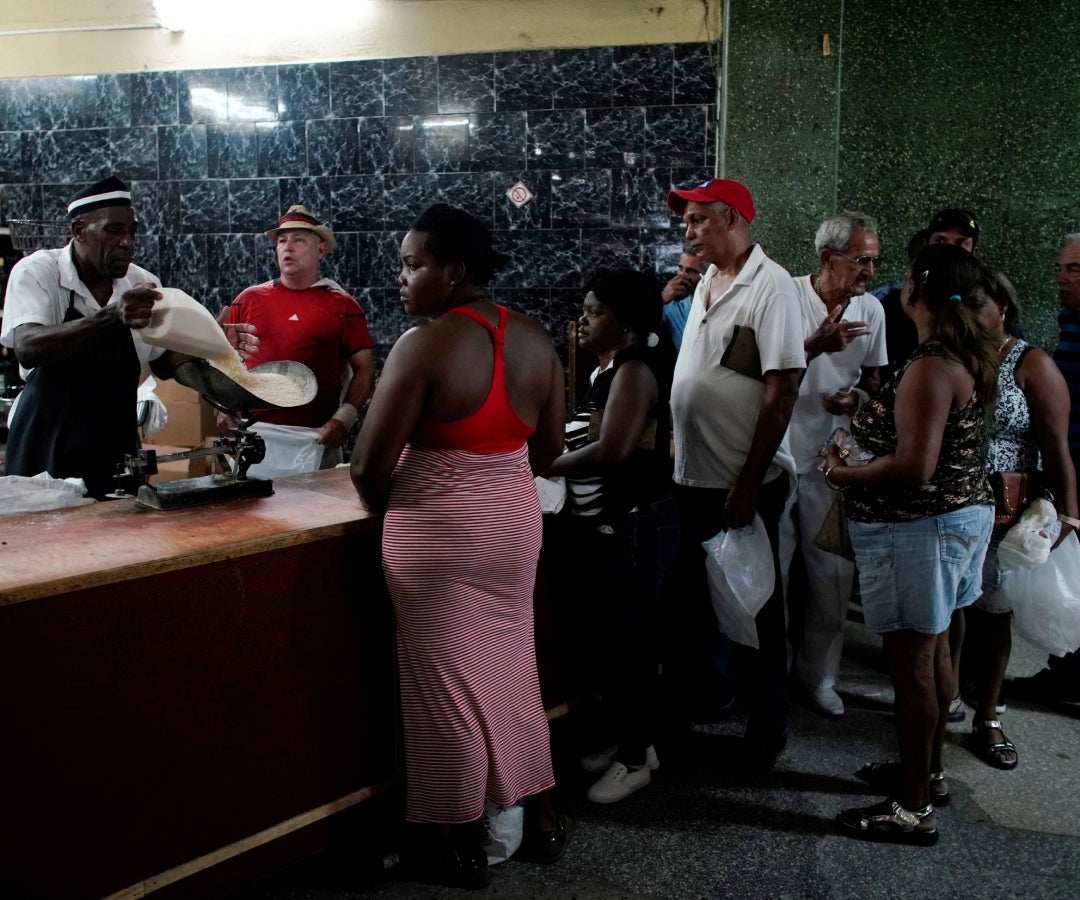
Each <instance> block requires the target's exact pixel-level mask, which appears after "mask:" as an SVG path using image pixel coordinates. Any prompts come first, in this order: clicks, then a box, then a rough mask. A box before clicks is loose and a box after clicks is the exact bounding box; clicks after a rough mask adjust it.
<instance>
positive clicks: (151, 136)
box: [109, 128, 205, 181]
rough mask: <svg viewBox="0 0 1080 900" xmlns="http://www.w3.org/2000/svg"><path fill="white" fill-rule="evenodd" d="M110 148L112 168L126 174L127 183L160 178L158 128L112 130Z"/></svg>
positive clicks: (110, 130)
mask: <svg viewBox="0 0 1080 900" xmlns="http://www.w3.org/2000/svg"><path fill="white" fill-rule="evenodd" d="M109 147H110V161H111V167H112V169H113V171H117V172H120V171H122V172H124V173H125V175H126V177H125V179H124V180H125V181H129V180H133V179H137V178H143V179H150V178H157V177H159V173H160V168H159V157H158V130H157V129H156V128H110V129H109ZM203 174H205V169H204V170H203Z"/></svg>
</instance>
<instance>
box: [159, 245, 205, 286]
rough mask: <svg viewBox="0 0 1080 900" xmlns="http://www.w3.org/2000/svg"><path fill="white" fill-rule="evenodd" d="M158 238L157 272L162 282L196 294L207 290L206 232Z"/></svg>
mask: <svg viewBox="0 0 1080 900" xmlns="http://www.w3.org/2000/svg"><path fill="white" fill-rule="evenodd" d="M157 241H158V254H159V262H158V270H157V275H158V277H159V278H161V283H162V284H167V285H169V286H170V287H175V288H180V290H182V291H184V292H185V293H188V294H191V296H192V297H200V296H202V295H204V294H205V293H206V290H207V288H208V287H209V284H208V283H207V277H206V235H205V234H182V235H163V236H161V237H159V238H158V239H157Z"/></svg>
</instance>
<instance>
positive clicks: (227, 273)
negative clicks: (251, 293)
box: [206, 234, 256, 303]
mask: <svg viewBox="0 0 1080 900" xmlns="http://www.w3.org/2000/svg"><path fill="white" fill-rule="evenodd" d="M206 277H207V281H208V283H209V285H210V287H211V288H220V289H221V290H223V291H224V292H225V293H226V294H227V295H228V298H229V303H231V302H232V299H233V298H234V297H235V296H236V295H237V294H239V293H240V291H242V290H243V289H244V288H246V287H249V286H250V285H252V284H255V283H256V275H255V244H254V242H253V240H252V237H251V235H250V234H210V235H207V236H206Z"/></svg>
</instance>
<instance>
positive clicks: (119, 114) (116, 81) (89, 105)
mask: <svg viewBox="0 0 1080 900" xmlns="http://www.w3.org/2000/svg"><path fill="white" fill-rule="evenodd" d="M131 78H132V76H131V75H95V76H93V77H91V78H85V79H80V80H81V82H82V84H83V85H85V90H86V91H87V94H88V96H87V97H86V100H85V102H84V103H82V104H81V106H82V107H83V108H84V109H85V110H86V112H87V113H88V115H87V116H86V117H85V118H84V121H83V123H82V124H83V125H84V126H86V127H88V128H95V127H107V126H108V127H113V128H126V127H129V126H130V125H131V124H132V122H131V106H132V104H131Z"/></svg>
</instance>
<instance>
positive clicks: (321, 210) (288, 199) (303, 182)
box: [264, 178, 341, 232]
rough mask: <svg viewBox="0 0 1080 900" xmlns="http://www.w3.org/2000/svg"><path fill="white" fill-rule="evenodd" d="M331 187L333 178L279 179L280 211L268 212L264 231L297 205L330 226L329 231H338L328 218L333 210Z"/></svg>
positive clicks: (337, 227) (338, 228)
mask: <svg viewBox="0 0 1080 900" xmlns="http://www.w3.org/2000/svg"><path fill="white" fill-rule="evenodd" d="M333 185H334V179H333V178H279V179H278V196H279V197H280V198H281V209H280V210H269V211H268V213H267V219H266V222H267V224H266V228H265V229H264V230H266V229H268V228H270V227H271V226H272V225H273V224H274V223H275V222H276V221H277V218H278V217H279V216H281V215H283V214H284V213H285V211H286V210H288V208H289V207H290V206H293V205H295V204H297V203H299V204H300V205H301V206H306V207H307V208H308V210H309V211H310V212H311V214H312V215H313V216H315V218H316V219H318V220H319V221H320V222H325V223H326V224H327V225H328V226H330V229H331V231H334V232H337V231H340V230H341V229H340V227H339V226H337V225H336V224H335V223H334V221H333V220H332V219H331V218H330V213H331V211H332V210H333V208H334V201H333Z"/></svg>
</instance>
